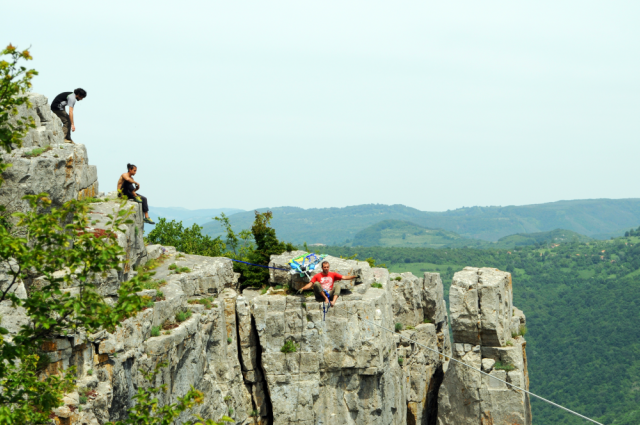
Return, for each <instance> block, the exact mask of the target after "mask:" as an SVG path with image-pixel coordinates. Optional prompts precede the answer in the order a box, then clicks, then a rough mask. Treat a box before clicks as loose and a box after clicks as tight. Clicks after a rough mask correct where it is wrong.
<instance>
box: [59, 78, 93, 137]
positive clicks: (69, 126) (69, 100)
mask: <svg viewBox="0 0 640 425" xmlns="http://www.w3.org/2000/svg"><path fill="white" fill-rule="evenodd" d="M85 97H87V92H86V91H84V90H83V89H75V90H74V91H72V92H71V91H66V92H62V93H60V94H59V95H57V96H56V97H55V98H54V99H53V102H51V110H52V111H53V113H54V114H56V115H57V116H58V117H59V118H60V120H61V121H62V131H63V132H64V140H65V142H69V143H73V140H71V132H72V131H76V126H75V123H74V121H73V108H74V107H75V106H76V101H80V100H82V99H84V98H85ZM66 106H68V107H69V113H68V114H67V112H66V111H65V110H64V108H65V107H66Z"/></svg>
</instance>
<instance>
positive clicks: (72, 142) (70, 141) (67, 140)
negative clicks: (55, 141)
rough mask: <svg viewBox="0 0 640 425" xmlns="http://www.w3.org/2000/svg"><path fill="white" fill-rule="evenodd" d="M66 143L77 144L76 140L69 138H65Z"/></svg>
mask: <svg viewBox="0 0 640 425" xmlns="http://www.w3.org/2000/svg"><path fill="white" fill-rule="evenodd" d="M64 142H65V143H71V144H74V145H75V144H76V142H74V141H73V140H69V139H64Z"/></svg>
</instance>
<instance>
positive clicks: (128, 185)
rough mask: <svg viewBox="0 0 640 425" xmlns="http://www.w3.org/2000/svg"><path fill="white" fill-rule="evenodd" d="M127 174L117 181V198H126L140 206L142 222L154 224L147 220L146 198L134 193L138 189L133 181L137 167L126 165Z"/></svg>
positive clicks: (137, 185)
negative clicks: (142, 216)
mask: <svg viewBox="0 0 640 425" xmlns="http://www.w3.org/2000/svg"><path fill="white" fill-rule="evenodd" d="M127 170H128V171H127V172H126V173H124V174H123V175H121V176H120V178H119V179H118V196H119V197H120V196H126V197H127V198H129V199H131V200H133V201H135V202H138V203H140V204H142V212H143V213H144V220H143V221H144V222H145V223H147V224H156V223H155V222H154V221H153V220H151V219H150V218H149V204H148V203H147V198H146V196H142V195H139V194H138V193H136V191H137V190H138V189H140V183H138V182H137V181H135V180H134V179H133V176H135V175H136V173H137V172H138V167H136V166H135V165H133V164H127Z"/></svg>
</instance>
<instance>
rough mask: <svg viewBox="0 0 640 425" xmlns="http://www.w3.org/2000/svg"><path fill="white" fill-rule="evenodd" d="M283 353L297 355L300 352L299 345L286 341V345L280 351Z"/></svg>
mask: <svg viewBox="0 0 640 425" xmlns="http://www.w3.org/2000/svg"><path fill="white" fill-rule="evenodd" d="M280 351H281V352H283V353H295V352H296V351H298V345H296V343H295V342H293V341H292V340H288V341H285V343H284V345H283V346H282V348H281V349H280Z"/></svg>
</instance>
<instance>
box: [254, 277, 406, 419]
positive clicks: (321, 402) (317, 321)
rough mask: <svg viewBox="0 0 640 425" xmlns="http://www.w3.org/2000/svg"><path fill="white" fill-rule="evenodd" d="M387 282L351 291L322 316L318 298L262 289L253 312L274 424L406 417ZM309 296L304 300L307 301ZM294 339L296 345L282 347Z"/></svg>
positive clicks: (401, 376) (401, 375)
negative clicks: (363, 290)
mask: <svg viewBox="0 0 640 425" xmlns="http://www.w3.org/2000/svg"><path fill="white" fill-rule="evenodd" d="M388 296H389V294H388V291H387V290H384V289H375V288H370V289H369V290H368V291H367V292H366V293H365V294H364V295H363V296H360V295H356V294H353V295H345V296H343V297H341V299H340V300H339V303H338V307H336V308H333V309H331V310H330V311H329V313H328V314H327V316H326V321H323V319H322V317H323V314H322V310H321V308H322V307H321V304H320V303H317V302H315V300H314V299H313V298H307V299H306V300H305V299H304V298H302V297H298V296H280V295H263V296H258V297H256V298H254V299H253V302H252V314H253V318H254V320H255V326H256V329H257V335H258V340H259V343H260V348H261V352H262V356H261V357H262V358H261V363H262V368H263V371H264V374H265V379H266V383H267V386H268V392H269V397H270V399H271V406H272V410H273V423H274V424H290V423H302V424H317V423H323V424H345V423H351V424H404V423H405V422H406V416H405V415H406V404H405V402H404V400H405V399H406V397H405V393H404V391H405V390H406V388H404V387H403V379H402V378H403V372H402V370H401V368H400V366H399V363H398V361H397V357H396V350H395V347H396V344H395V341H394V337H393V334H390V333H388V332H384V331H382V330H381V329H379V328H377V327H375V326H372V325H370V324H367V323H366V322H363V321H362V320H361V318H367V319H369V320H372V321H374V322H375V323H378V324H380V325H381V326H384V327H386V328H391V327H392V326H393V312H392V310H391V308H390V304H389V303H388V302H387V298H388ZM303 303H304V304H303ZM287 341H291V342H292V343H293V344H295V345H296V346H297V347H298V348H297V351H296V352H290V353H286V352H282V351H281V349H282V348H283V346H284V345H285V342H287Z"/></svg>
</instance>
